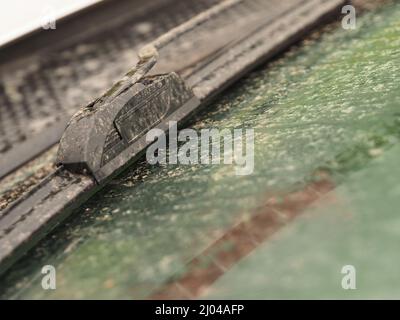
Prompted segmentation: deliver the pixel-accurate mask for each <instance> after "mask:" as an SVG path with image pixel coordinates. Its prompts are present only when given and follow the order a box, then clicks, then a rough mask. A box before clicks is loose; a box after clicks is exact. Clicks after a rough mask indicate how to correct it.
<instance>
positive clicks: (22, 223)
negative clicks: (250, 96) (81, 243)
mask: <svg viewBox="0 0 400 320" xmlns="http://www.w3.org/2000/svg"><path fill="white" fill-rule="evenodd" d="M343 3H344V1H342V0H330V1H325V0H296V1H290V2H286V1H285V2H283V1H280V0H279V1H278V0H274V1H269V2H266V1H264V0H229V1H224V2H222V3H221V4H219V5H217V6H215V7H213V8H211V9H210V10H208V11H206V12H204V13H202V14H200V15H199V16H197V17H196V18H194V19H192V20H190V21H188V22H187V23H185V24H183V25H182V26H180V27H177V28H175V29H173V30H171V31H170V32H168V33H167V34H165V35H164V36H162V37H160V38H159V39H157V40H156V41H154V42H153V43H151V44H149V45H148V46H146V47H145V48H144V49H143V50H141V51H140V54H139V58H138V60H139V62H138V64H137V65H136V67H135V68H133V69H132V70H131V71H129V72H128V73H127V74H126V76H125V77H124V78H123V79H122V80H121V81H119V82H117V83H116V84H115V85H114V86H113V87H112V88H111V89H110V90H108V91H107V92H106V93H105V94H104V95H103V96H101V97H100V98H98V99H96V100H95V101H93V102H92V103H91V104H89V105H88V106H86V107H85V108H83V109H82V110H81V111H79V112H78V113H77V114H75V116H74V117H73V118H72V120H71V121H70V123H69V126H68V128H67V129H66V131H65V132H64V135H63V138H62V139H61V141H60V147H59V152H58V157H57V164H58V166H59V167H58V169H57V170H56V172H54V173H53V174H52V175H50V176H49V177H48V178H47V179H45V181H44V182H42V183H41V184H40V185H38V186H37V187H35V188H34V189H33V190H32V191H31V192H30V193H29V194H28V195H26V196H25V197H24V198H22V199H20V200H18V201H17V202H15V203H14V204H13V205H12V206H11V207H10V208H8V209H7V210H6V211H4V212H3V213H1V214H0V272H1V271H4V270H6V269H7V268H8V267H9V266H10V265H11V264H12V263H13V262H14V261H15V260H16V259H18V258H19V257H20V255H21V254H22V253H23V252H25V251H26V250H27V249H29V248H30V247H32V246H33V245H34V244H35V243H36V242H37V241H38V240H39V239H41V238H42V237H43V236H44V235H45V234H46V233H47V232H48V231H49V230H51V229H52V228H53V227H54V226H55V225H56V224H58V223H60V222H61V221H62V220H63V219H64V218H65V217H66V216H68V214H69V213H70V212H71V211H72V210H73V209H74V208H75V207H76V206H78V205H80V204H81V203H82V202H84V201H85V200H86V199H88V198H89V197H90V196H91V195H92V194H94V193H95V192H97V191H98V190H99V189H100V188H102V187H103V186H104V185H105V184H106V183H107V182H108V181H109V180H110V179H112V178H113V177H114V176H115V175H117V174H118V173H120V172H121V171H122V170H124V169H125V168H126V167H128V166H129V165H131V164H132V163H133V162H134V161H136V160H137V159H138V158H139V157H140V156H141V154H142V152H143V151H144V150H145V148H146V147H147V146H148V144H150V142H147V141H146V139H145V136H146V133H147V132H148V131H149V130H151V129H153V128H158V129H161V130H163V131H166V130H167V129H168V123H169V122H170V121H177V122H178V124H182V123H184V122H185V121H186V120H187V119H188V118H189V117H190V115H192V114H193V113H194V112H198V111H199V110H200V108H201V107H204V106H206V105H208V103H209V101H210V100H211V99H212V98H214V97H215V95H216V94H218V93H219V92H221V91H222V90H223V89H225V88H226V87H227V86H228V85H229V84H231V83H232V82H234V81H235V80H237V79H238V78H239V77H241V76H242V75H243V74H245V73H246V72H248V71H249V70H250V69H251V68H254V67H255V66H256V65H258V64H260V63H261V62H264V61H265V60H266V59H268V58H271V57H272V56H274V55H275V54H277V53H278V52H280V51H282V50H283V49H284V48H286V47H288V46H289V45H290V44H292V43H293V42H295V41H297V40H299V39H300V38H301V37H302V36H303V35H304V33H305V32H308V31H310V30H311V28H313V27H314V26H316V25H317V24H318V23H320V22H321V21H323V19H325V18H327V17H328V16H330V15H332V14H337V13H339V8H340V6H341V5H343ZM261 18H263V19H261ZM233 21H235V23H232V22H233ZM227 31H230V32H233V33H234V34H236V36H237V37H229V36H227V37H225V36H224V35H225V34H226V32H227ZM215 37H217V38H215ZM216 44H219V45H216ZM177 66H178V67H177ZM176 71H177V72H176Z"/></svg>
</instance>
